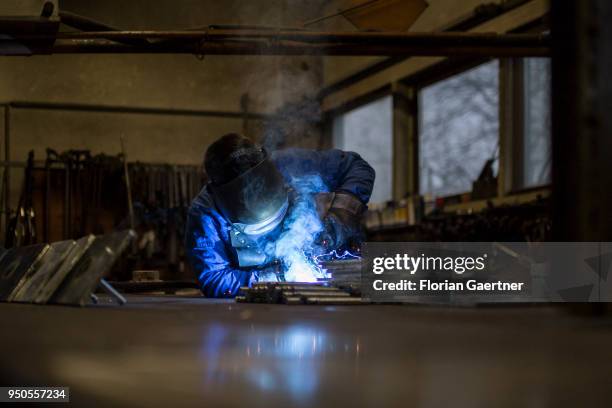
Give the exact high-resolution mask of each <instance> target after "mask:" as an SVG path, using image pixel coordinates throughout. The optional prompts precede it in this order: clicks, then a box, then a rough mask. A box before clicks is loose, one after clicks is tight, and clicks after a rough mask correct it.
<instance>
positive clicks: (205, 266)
mask: <svg viewBox="0 0 612 408" xmlns="http://www.w3.org/2000/svg"><path fill="white" fill-rule="evenodd" d="M271 160H272V162H273V163H274V164H275V165H276V167H277V168H278V170H279V171H280V173H281V174H282V176H283V178H284V179H285V182H286V183H287V185H288V186H289V187H293V186H292V183H293V182H295V180H299V179H300V178H302V177H305V176H319V177H320V179H321V180H322V182H323V183H322V184H323V186H322V187H321V189H322V191H346V192H350V193H352V194H354V195H355V196H357V197H359V199H360V200H361V201H362V202H363V203H364V204H366V203H367V202H368V200H369V199H370V194H371V193H372V188H373V186H374V177H375V173H374V169H372V167H371V166H370V165H369V164H368V163H367V162H366V161H365V160H363V159H362V158H361V156H359V155H358V154H357V153H353V152H345V151H342V150H337V149H332V150H325V151H316V150H307V149H296V148H292V149H285V150H278V151H275V152H272V154H271ZM230 229H231V223H230V222H229V221H227V220H226V219H225V218H224V217H223V216H222V215H221V213H220V212H219V211H218V210H217V208H215V204H214V201H213V197H212V195H211V192H210V189H209V188H208V185H206V186H204V188H202V190H201V191H200V193H199V194H198V196H197V197H196V198H195V199H194V200H193V201H192V203H191V206H190V208H189V213H188V216H187V230H186V236H185V249H186V253H187V257H188V259H189V262H190V263H191V266H192V267H193V269H194V270H195V272H196V275H197V277H198V282H199V284H200V288H201V289H202V292H203V293H204V295H206V296H207V297H233V296H236V294H237V293H238V290H239V288H240V287H241V286H250V285H251V284H252V283H253V282H256V281H257V274H256V273H255V272H254V271H253V270H249V269H240V268H238V261H237V259H236V255H235V250H234V248H232V245H231V241H230Z"/></svg>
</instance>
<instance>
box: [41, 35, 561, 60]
mask: <svg viewBox="0 0 612 408" xmlns="http://www.w3.org/2000/svg"><path fill="white" fill-rule="evenodd" d="M49 52H50V53H53V54H196V55H319V56H323V55H329V56H385V55H386V56H400V55H410V56H433V57H435V56H479V57H545V56H548V55H549V53H550V49H549V47H546V46H526V45H523V46H512V47H511V46H505V47H502V46H494V45H487V46H484V45H482V46H476V45H469V46H466V45H443V44H437V45H433V44H423V45H417V44H411V45H401V44H396V45H385V44H371V43H367V42H364V43H317V44H311V43H297V42H292V41H199V42H197V41H196V42H193V41H191V42H188V43H175V42H172V43H164V44H152V45H151V46H147V47H134V46H129V45H125V44H119V43H116V42H113V41H109V40H104V39H95V40H85V39H83V40H77V39H72V40H57V41H56V42H55V45H54V46H53V47H52V48H51V49H50V50H49Z"/></svg>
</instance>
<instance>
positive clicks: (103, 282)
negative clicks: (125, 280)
mask: <svg viewBox="0 0 612 408" xmlns="http://www.w3.org/2000/svg"><path fill="white" fill-rule="evenodd" d="M100 286H101V287H102V289H104V290H105V291H106V293H108V294H109V295H111V296H112V297H113V298H115V300H116V301H117V303H119V304H120V305H125V304H126V303H127V300H126V299H125V297H123V295H122V294H121V293H119V292H117V290H116V289H115V288H113V286H112V285H111V284H110V283H108V282H107V281H106V279H104V278H103V279H100Z"/></svg>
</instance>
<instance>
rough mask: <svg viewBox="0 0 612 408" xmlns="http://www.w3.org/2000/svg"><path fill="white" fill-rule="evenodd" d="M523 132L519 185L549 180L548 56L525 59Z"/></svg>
mask: <svg viewBox="0 0 612 408" xmlns="http://www.w3.org/2000/svg"><path fill="white" fill-rule="evenodd" d="M524 69H525V71H524V78H525V133H524V135H525V136H524V142H523V148H524V150H523V155H524V156H523V157H524V161H523V164H524V168H523V176H524V180H523V187H533V186H538V185H542V184H547V183H549V182H550V172H551V132H550V105H551V99H550V75H551V74H550V59H548V58H525V59H524Z"/></svg>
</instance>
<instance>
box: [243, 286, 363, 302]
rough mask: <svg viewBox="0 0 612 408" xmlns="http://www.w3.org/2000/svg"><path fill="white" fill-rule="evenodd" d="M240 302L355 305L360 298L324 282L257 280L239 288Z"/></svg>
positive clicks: (360, 300)
mask: <svg viewBox="0 0 612 408" xmlns="http://www.w3.org/2000/svg"><path fill="white" fill-rule="evenodd" d="M240 291H241V292H242V295H241V296H237V297H236V301H237V302H240V303H281V304H288V305H302V304H308V305H310V304H315V305H356V304H361V303H363V302H362V299H361V297H359V296H354V295H352V294H351V293H349V292H348V291H345V290H342V289H340V288H338V287H335V286H330V285H328V284H325V283H302V282H259V283H256V284H254V285H253V286H252V287H250V288H249V287H243V288H240Z"/></svg>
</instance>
